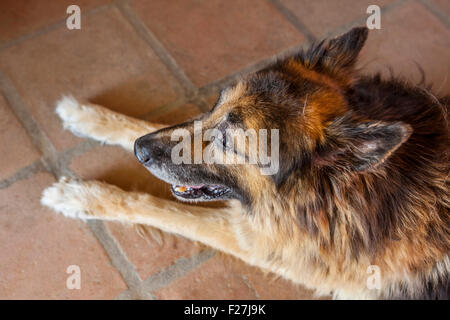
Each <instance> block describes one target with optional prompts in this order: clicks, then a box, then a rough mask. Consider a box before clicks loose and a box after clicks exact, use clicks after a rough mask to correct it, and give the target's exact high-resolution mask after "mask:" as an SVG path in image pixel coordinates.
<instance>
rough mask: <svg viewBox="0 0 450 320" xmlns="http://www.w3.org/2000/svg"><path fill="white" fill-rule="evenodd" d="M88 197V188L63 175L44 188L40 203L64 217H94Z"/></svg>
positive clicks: (85, 218) (84, 218)
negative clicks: (57, 180)
mask: <svg viewBox="0 0 450 320" xmlns="http://www.w3.org/2000/svg"><path fill="white" fill-rule="evenodd" d="M90 197H91V196H90V194H89V188H88V187H87V186H86V185H85V184H84V183H83V182H81V181H76V180H71V179H69V178H66V177H63V178H61V179H60V180H59V182H56V183H55V184H53V185H52V186H51V187H48V188H47V189H45V190H44V192H43V194H42V198H41V203H42V204H43V205H45V206H47V207H50V208H52V209H53V210H55V211H56V212H59V213H62V214H63V215H64V216H66V217H70V218H77V219H83V220H87V219H95V217H94V216H93V214H92V212H90V210H89V204H90Z"/></svg>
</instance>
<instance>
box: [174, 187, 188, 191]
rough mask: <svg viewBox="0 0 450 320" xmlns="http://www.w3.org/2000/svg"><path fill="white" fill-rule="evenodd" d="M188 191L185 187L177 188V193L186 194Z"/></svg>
mask: <svg viewBox="0 0 450 320" xmlns="http://www.w3.org/2000/svg"><path fill="white" fill-rule="evenodd" d="M186 190H187V188H186V187H183V186H178V187H175V191H177V192H185V191H186Z"/></svg>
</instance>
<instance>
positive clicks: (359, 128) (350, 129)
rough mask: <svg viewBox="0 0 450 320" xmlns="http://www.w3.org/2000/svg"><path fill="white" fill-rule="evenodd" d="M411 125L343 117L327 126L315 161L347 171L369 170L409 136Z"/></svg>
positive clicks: (388, 155) (386, 157) (321, 164)
mask: <svg viewBox="0 0 450 320" xmlns="http://www.w3.org/2000/svg"><path fill="white" fill-rule="evenodd" d="M412 131H413V130H412V128H411V126H410V125H408V124H405V123H403V122H390V123H387V122H382V121H368V122H362V123H357V122H354V121H349V119H348V118H341V119H339V120H337V121H335V122H334V123H333V124H332V125H331V126H330V127H329V128H328V129H327V132H328V133H327V135H328V141H327V143H326V147H325V148H323V149H322V150H321V151H319V152H318V153H317V154H318V156H317V157H316V161H315V162H316V164H317V165H319V166H333V167H335V168H341V169H344V170H345V171H349V170H350V171H367V170H371V169H375V168H376V167H377V166H379V165H380V164H381V163H383V162H384V161H386V159H388V158H389V157H390V156H391V155H392V154H393V153H394V152H395V151H396V150H397V149H398V148H399V147H400V146H401V145H402V144H403V143H404V142H405V141H407V140H408V138H409V137H410V136H411V133H412Z"/></svg>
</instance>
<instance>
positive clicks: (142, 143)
mask: <svg viewBox="0 0 450 320" xmlns="http://www.w3.org/2000/svg"><path fill="white" fill-rule="evenodd" d="M146 140H147V139H146V136H143V137H140V138H139V139H136V141H135V142H134V155H135V156H136V158H137V159H138V160H139V162H140V163H142V164H148V163H149V162H150V160H151V157H150V152H149V148H148V146H146V145H147V144H148V143H146Z"/></svg>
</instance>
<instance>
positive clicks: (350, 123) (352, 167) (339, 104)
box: [135, 28, 411, 204]
mask: <svg viewBox="0 0 450 320" xmlns="http://www.w3.org/2000/svg"><path fill="white" fill-rule="evenodd" d="M367 33H368V31H367V29H366V28H355V29H352V30H351V31H350V32H348V33H346V34H344V35H342V36H340V37H338V38H335V39H332V40H329V41H324V42H321V43H319V44H317V45H315V46H313V47H311V48H310V49H308V50H306V51H303V52H301V53H299V54H297V55H295V56H293V57H290V58H287V59H285V60H283V61H279V62H277V63H276V64H274V65H272V66H270V67H268V68H266V69H264V70H262V71H259V72H257V73H255V74H253V75H250V76H248V77H246V78H244V79H242V80H241V81H239V82H238V83H236V84H235V85H233V86H230V87H229V88H227V89H225V90H223V91H222V93H221V94H220V97H219V99H218V101H217V103H216V105H215V106H214V107H213V108H212V109H211V111H209V112H208V113H206V114H203V115H202V116H200V117H199V118H197V119H195V120H193V121H190V122H186V123H183V124H180V125H176V126H173V127H169V128H165V129H162V130H159V131H157V132H154V133H151V134H148V135H145V136H143V137H141V138H139V139H138V140H136V143H135V154H136V156H137V158H138V159H139V161H140V162H141V163H142V164H143V165H145V167H146V168H147V169H148V170H149V171H150V172H151V173H152V174H154V175H155V176H157V177H158V178H160V179H162V180H164V181H166V182H168V183H170V184H171V185H172V191H173V193H174V194H175V196H176V197H177V198H179V199H182V200H199V201H206V200H223V199H239V200H241V201H242V202H244V203H247V204H251V203H252V202H254V201H255V199H258V198H260V197H261V196H262V193H265V192H272V193H273V194H276V195H280V194H282V193H283V192H284V190H285V189H287V188H290V185H292V183H295V185H296V186H297V188H298V186H299V185H302V184H301V183H300V184H299V183H298V181H299V179H300V180H301V181H302V180H306V179H313V173H316V172H318V171H320V170H328V172H329V173H330V174H331V173H332V174H340V173H342V174H344V173H347V172H361V171H367V170H374V169H375V168H376V167H377V166H378V165H379V164H380V163H382V162H383V161H385V160H386V159H387V158H388V157H389V156H390V155H391V154H392V153H393V151H395V149H396V148H398V147H399V146H400V145H401V144H402V143H403V142H404V141H405V140H406V139H407V138H408V137H409V135H410V133H411V128H410V127H409V126H408V125H405V124H403V123H399V122H394V123H384V122H380V121H370V120H369V119H365V118H364V117H362V116H360V115H356V114H355V113H354V112H352V111H351V110H350V108H349V106H348V101H347V99H346V94H347V92H348V91H349V90H351V89H352V81H353V79H354V70H353V69H354V68H353V67H354V64H355V61H356V58H357V56H358V54H359V52H360V50H361V48H362V47H363V44H364V42H365V40H366V38H367ZM330 168H332V169H330ZM301 191H302V190H297V192H301Z"/></svg>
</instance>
